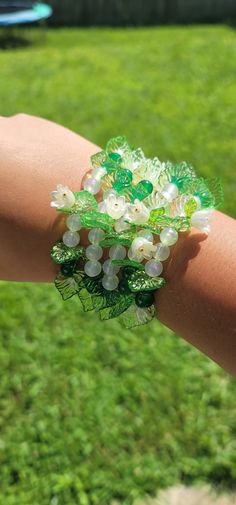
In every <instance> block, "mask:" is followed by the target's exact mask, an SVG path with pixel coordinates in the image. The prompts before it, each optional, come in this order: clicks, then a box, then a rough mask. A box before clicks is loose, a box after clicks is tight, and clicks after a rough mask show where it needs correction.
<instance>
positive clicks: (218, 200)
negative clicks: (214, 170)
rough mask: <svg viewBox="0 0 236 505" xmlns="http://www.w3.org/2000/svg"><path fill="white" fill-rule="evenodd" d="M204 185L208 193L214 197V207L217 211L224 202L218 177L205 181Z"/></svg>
mask: <svg viewBox="0 0 236 505" xmlns="http://www.w3.org/2000/svg"><path fill="white" fill-rule="evenodd" d="M205 181H206V185H207V187H208V188H209V190H210V192H211V193H212V195H213V196H214V199H215V201H214V207H215V209H218V207H220V205H222V203H223V202H224V193H223V186H222V182H221V180H220V178H219V177H209V178H207V179H205Z"/></svg>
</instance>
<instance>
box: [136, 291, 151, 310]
mask: <svg viewBox="0 0 236 505" xmlns="http://www.w3.org/2000/svg"><path fill="white" fill-rule="evenodd" d="M153 302H154V294H153V292H152V291H140V292H139V293H137V294H136V296H135V303H136V305H138V307H142V308H145V307H150V306H151V305H152V304H153Z"/></svg>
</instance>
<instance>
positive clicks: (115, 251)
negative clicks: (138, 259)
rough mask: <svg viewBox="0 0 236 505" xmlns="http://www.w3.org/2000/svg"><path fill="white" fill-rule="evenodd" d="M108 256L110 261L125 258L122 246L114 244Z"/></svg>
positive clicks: (124, 250)
mask: <svg viewBox="0 0 236 505" xmlns="http://www.w3.org/2000/svg"><path fill="white" fill-rule="evenodd" d="M109 256H110V258H111V259H112V260H123V259H124V258H125V256H126V249H125V247H124V246H123V245H120V244H115V245H113V246H111V247H110V250H109Z"/></svg>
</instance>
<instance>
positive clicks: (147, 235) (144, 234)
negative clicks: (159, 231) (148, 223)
mask: <svg viewBox="0 0 236 505" xmlns="http://www.w3.org/2000/svg"><path fill="white" fill-rule="evenodd" d="M138 236H139V237H144V238H146V239H147V240H149V242H153V234H152V233H151V232H150V231H149V230H140V231H139V232H138Z"/></svg>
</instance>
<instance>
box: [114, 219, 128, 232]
mask: <svg viewBox="0 0 236 505" xmlns="http://www.w3.org/2000/svg"><path fill="white" fill-rule="evenodd" d="M114 228H115V230H116V232H117V233H120V231H124V230H128V229H129V228H130V224H129V223H126V222H125V221H124V218H123V217H121V218H120V219H118V220H117V221H116V222H115V224H114Z"/></svg>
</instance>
